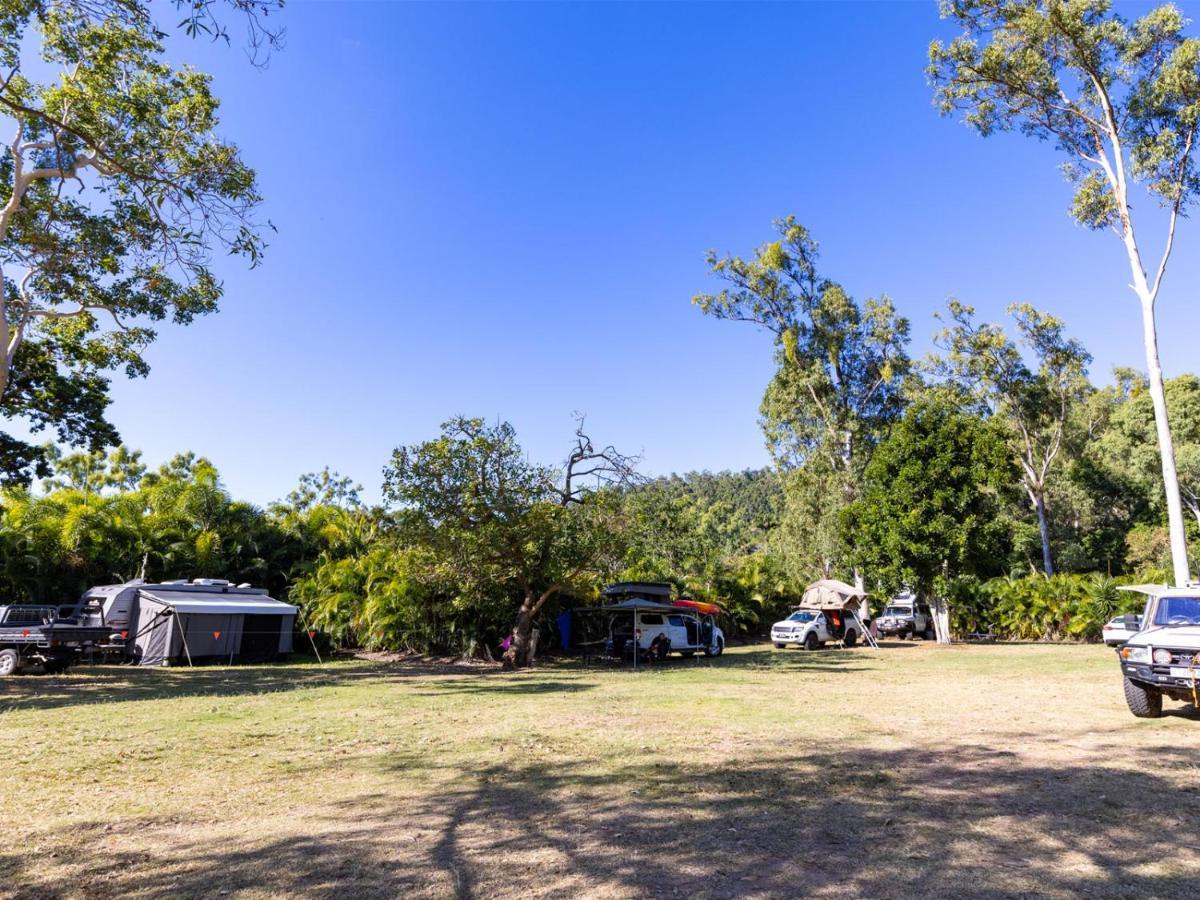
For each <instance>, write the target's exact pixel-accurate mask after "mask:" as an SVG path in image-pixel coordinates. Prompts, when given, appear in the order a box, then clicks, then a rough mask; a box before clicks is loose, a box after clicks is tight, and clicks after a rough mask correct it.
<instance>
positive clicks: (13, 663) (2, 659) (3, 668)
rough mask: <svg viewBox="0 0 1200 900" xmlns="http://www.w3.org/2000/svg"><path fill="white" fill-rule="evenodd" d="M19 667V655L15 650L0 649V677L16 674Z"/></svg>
mask: <svg viewBox="0 0 1200 900" xmlns="http://www.w3.org/2000/svg"><path fill="white" fill-rule="evenodd" d="M20 668H21V657H20V656H19V655H18V654H17V651H16V650H0V678H4V677H5V676H7V675H16V674H17V672H18V671H19V670H20Z"/></svg>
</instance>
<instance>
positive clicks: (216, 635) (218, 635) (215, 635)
mask: <svg viewBox="0 0 1200 900" xmlns="http://www.w3.org/2000/svg"><path fill="white" fill-rule="evenodd" d="M220 639H221V632H219V631H214V632H213V640H216V641H219V640H220Z"/></svg>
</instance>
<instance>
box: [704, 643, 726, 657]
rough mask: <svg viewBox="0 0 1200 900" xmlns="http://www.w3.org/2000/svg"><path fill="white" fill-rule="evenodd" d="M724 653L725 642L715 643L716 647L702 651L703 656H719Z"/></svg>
mask: <svg viewBox="0 0 1200 900" xmlns="http://www.w3.org/2000/svg"><path fill="white" fill-rule="evenodd" d="M724 652H725V642H724V641H717V646H716V647H714V648H711V649H708V650H705V651H704V655H705V656H720V655H721V654H722V653H724Z"/></svg>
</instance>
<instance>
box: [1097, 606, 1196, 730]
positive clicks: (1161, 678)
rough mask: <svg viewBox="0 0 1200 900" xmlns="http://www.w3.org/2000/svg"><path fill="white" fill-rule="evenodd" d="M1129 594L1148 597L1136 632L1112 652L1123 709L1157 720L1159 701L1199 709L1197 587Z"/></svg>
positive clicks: (1159, 713)
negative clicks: (1118, 664) (1121, 683)
mask: <svg viewBox="0 0 1200 900" xmlns="http://www.w3.org/2000/svg"><path fill="white" fill-rule="evenodd" d="M1129 590H1138V591H1141V592H1143V593H1146V594H1149V595H1150V599H1149V600H1148V601H1147V603H1146V611H1145V614H1144V615H1143V616H1142V629H1141V630H1140V631H1138V632H1137V633H1136V634H1135V635H1133V637H1131V638H1130V639H1129V640H1128V641H1126V642H1125V644H1124V645H1123V646H1122V647H1121V649H1120V650H1118V651H1117V656H1118V658H1119V659H1120V662H1121V672H1122V674H1123V675H1124V676H1125V678H1124V685H1125V702H1126V703H1127V704H1129V711H1130V712H1132V713H1133V714H1134V715H1135V716H1138V717H1139V718H1144V719H1153V718H1157V717H1158V716H1160V715H1161V714H1162V704H1163V697H1170V698H1171V699H1172V700H1182V701H1184V702H1187V703H1192V704H1195V705H1196V706H1200V588H1165V587H1157V586H1154V585H1141V586H1138V587H1136V588H1129Z"/></svg>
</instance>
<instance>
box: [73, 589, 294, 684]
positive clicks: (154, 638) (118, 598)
mask: <svg viewBox="0 0 1200 900" xmlns="http://www.w3.org/2000/svg"><path fill="white" fill-rule="evenodd" d="M80 609H81V610H82V611H83V614H84V615H86V616H87V617H88V619H89V621H94V622H95V624H102V625H105V626H107V627H108V628H110V629H112V631H113V632H114V638H113V642H112V644H110V645H109V648H108V649H109V650H110V651H113V652H117V653H119V654H120V655H121V656H122V658H123V659H124V660H126V661H129V662H135V663H137V664H139V665H143V666H170V665H179V664H180V663H183V664H189V665H190V664H193V663H196V662H229V663H232V662H267V661H270V660H274V659H280V658H283V657H287V656H288V655H290V654H291V652H292V632H293V630H294V628H295V622H296V614H297V612H298V610H297V608H296V607H295V606H291V605H289V604H287V603H280V602H279V601H278V600H273V599H272V598H271V597H268V596H267V592H266V590H264V589H262V588H252V587H249V586H248V585H238V586H236V587H235V586H234V585H233V584H231V583H230V582H228V581H222V580H219V579H215V578H197V579H195V580H194V581H167V582H162V583H158V584H147V583H145V582H142V581H129V582H126V583H125V584H113V585H105V586H102V587H94V588H91V589H90V590H88V591H87V592H86V593H85V594H84V595H83V598H82V599H81V600H80Z"/></svg>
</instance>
